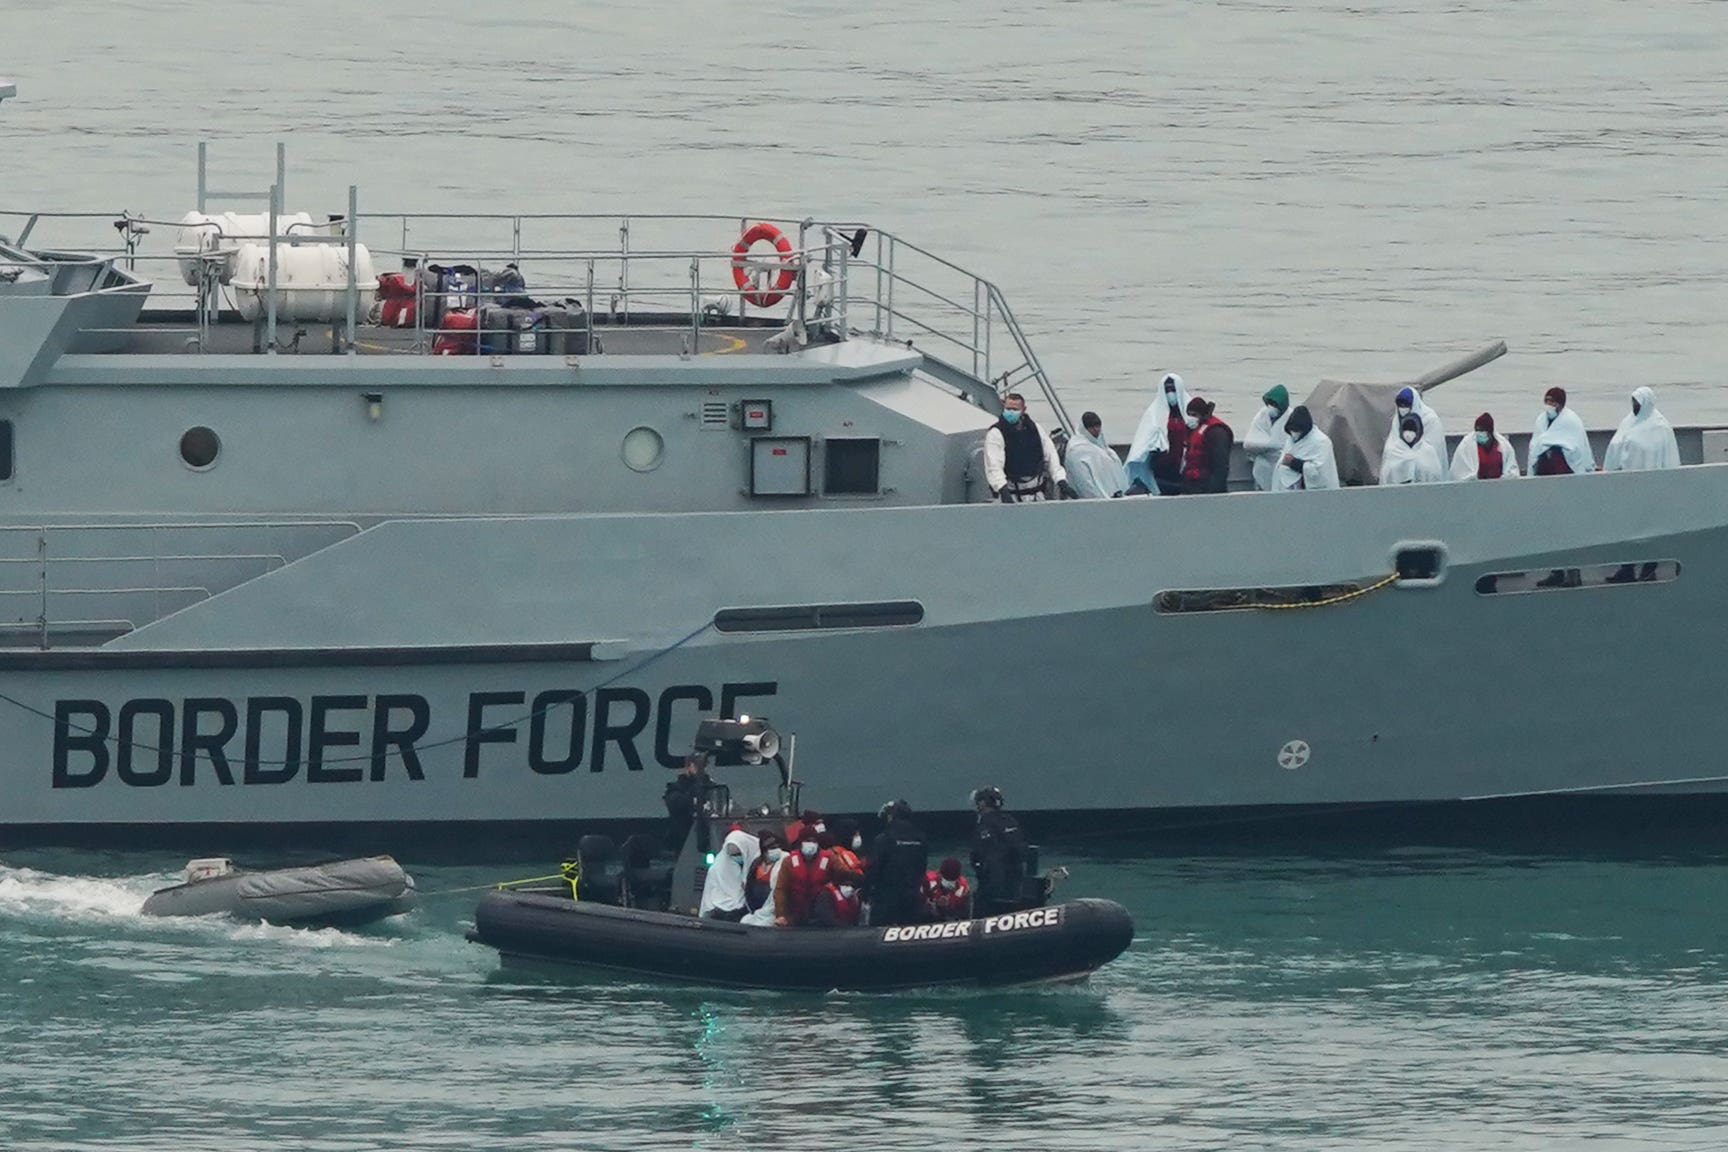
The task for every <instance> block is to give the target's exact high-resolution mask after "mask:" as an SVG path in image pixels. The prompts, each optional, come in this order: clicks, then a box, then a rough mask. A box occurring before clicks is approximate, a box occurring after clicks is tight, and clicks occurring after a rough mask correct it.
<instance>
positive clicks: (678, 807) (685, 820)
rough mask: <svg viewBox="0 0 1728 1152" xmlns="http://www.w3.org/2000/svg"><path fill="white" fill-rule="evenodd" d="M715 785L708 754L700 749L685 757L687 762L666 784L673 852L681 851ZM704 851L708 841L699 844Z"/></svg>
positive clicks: (668, 837)
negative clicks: (709, 771)
mask: <svg viewBox="0 0 1728 1152" xmlns="http://www.w3.org/2000/svg"><path fill="white" fill-rule="evenodd" d="M713 787H714V781H713V780H711V779H709V778H708V758H707V757H705V756H703V755H702V754H701V753H699V752H692V753H691V754H690V755H688V756H686V757H684V766H683V767H682V768H680V769H678V775H676V776H674V777H673V778H672V782H671V783H670V784H668V785H666V795H665V796H664V797H663V799H664V800H665V802H666V819H667V821H668V823H669V827H668V828H667V845H668V847H670V848H671V849H672V851H673V852H678V851H681V850H682V849H683V847H684V840H685V838H686V837H688V836H689V835H690V827H691V825H693V824H695V823H696V817H697V816H699V815H701V813H702V807H703V804H704V802H705V801H706V800H707V799H708V791H709V789H711V788H713ZM697 847H698V848H699V849H701V850H703V851H706V850H707V847H706V845H700V844H699V845H697Z"/></svg>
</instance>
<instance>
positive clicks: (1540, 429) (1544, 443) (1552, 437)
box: [1530, 388, 1596, 476]
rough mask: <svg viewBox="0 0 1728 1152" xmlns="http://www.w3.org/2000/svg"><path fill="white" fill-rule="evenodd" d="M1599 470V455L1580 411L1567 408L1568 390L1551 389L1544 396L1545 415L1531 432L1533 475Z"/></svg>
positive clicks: (1531, 470) (1543, 413)
mask: <svg viewBox="0 0 1728 1152" xmlns="http://www.w3.org/2000/svg"><path fill="white" fill-rule="evenodd" d="M1594 471H1596V454H1595V452H1593V451H1592V450H1591V448H1590V436H1589V433H1587V432H1585V430H1584V421H1582V420H1580V419H1579V418H1578V413H1576V412H1574V411H1572V409H1570V408H1568V407H1566V389H1564V388H1550V389H1548V391H1547V392H1546V393H1544V394H1543V396H1542V414H1541V415H1539V416H1537V417H1536V428H1535V431H1533V432H1531V433H1530V475H1532V476H1571V475H1573V474H1574V473H1579V472H1594Z"/></svg>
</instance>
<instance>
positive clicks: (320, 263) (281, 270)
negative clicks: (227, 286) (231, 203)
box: [231, 244, 378, 323]
mask: <svg viewBox="0 0 1728 1152" xmlns="http://www.w3.org/2000/svg"><path fill="white" fill-rule="evenodd" d="M354 264H355V276H354V280H355V283H356V285H357V288H358V291H359V293H360V317H361V318H362V319H364V317H365V315H366V309H367V308H368V307H369V306H370V305H371V301H372V293H373V290H374V289H376V288H377V287H378V275H377V273H376V272H375V271H374V270H373V268H372V253H371V252H369V251H367V250H366V245H364V244H356V245H355V246H354ZM231 283H232V287H233V289H234V303H235V306H236V307H237V308H239V310H240V315H242V316H244V317H245V318H246V319H248V320H256V319H258V317H260V316H262V315H264V314H265V312H266V311H267V310H268V306H267V304H266V303H265V300H266V297H267V296H268V291H267V289H268V287H269V283H270V246H269V245H268V244H242V245H241V246H240V248H239V250H238V251H237V252H236V253H235V254H234V278H233V280H232V282H231ZM347 317H348V247H347V245H345V244H307V245H303V246H301V247H293V246H290V245H288V244H278V245H277V246H276V318H277V319H278V320H310V321H314V322H318V323H335V322H337V321H340V320H345V319H347Z"/></svg>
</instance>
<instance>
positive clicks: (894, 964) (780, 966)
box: [469, 892, 1134, 992]
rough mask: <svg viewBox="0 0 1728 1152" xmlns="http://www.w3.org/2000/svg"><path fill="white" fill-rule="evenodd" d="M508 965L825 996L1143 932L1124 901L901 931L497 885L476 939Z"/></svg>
mask: <svg viewBox="0 0 1728 1152" xmlns="http://www.w3.org/2000/svg"><path fill="white" fill-rule="evenodd" d="M469 938H470V939H472V940H475V941H477V942H479V943H481V944H486V945H489V946H491V947H493V948H496V949H498V952H499V955H500V957H501V958H502V959H503V961H504V962H505V963H506V964H510V963H519V962H523V961H528V962H542V963H543V962H548V961H549V962H554V963H560V964H575V965H582V966H585V967H592V968H602V969H610V970H614V971H625V972H633V973H637V974H639V975H643V976H651V977H660V978H666V979H673V980H679V981H689V982H694V983H700V984H714V985H722V986H727V987H735V988H771V989H782V990H789V991H790V990H805V991H817V992H827V991H831V990H840V991H887V990H891V989H896V988H923V987H932V986H939V985H981V986H987V987H988V986H1000V985H1004V984H1024V983H1033V982H1041V981H1055V980H1075V979H1080V978H1082V977H1085V976H1087V975H1089V974H1090V973H1092V972H1093V971H1095V970H1096V969H1098V968H1099V967H1101V966H1103V965H1104V964H1107V963H1109V962H1110V961H1111V960H1114V959H1115V958H1116V957H1117V956H1119V955H1121V953H1122V952H1123V950H1124V949H1126V948H1127V947H1128V944H1129V942H1130V941H1132V940H1133V938H1134V923H1133V921H1132V919H1130V917H1129V915H1128V911H1127V909H1125V908H1123V907H1122V906H1121V905H1120V904H1117V903H1114V902H1113V901H1110V900H1070V901H1068V902H1067V903H1064V904H1050V905H1046V906H1045V907H1042V908H1031V909H1026V910H1023V911H1019V912H1005V913H1003V914H1002V915H1000V916H989V917H984V918H982V919H977V920H955V921H950V922H948V923H944V924H920V925H917V926H908V927H904V928H881V927H877V928H832V929H823V928H756V927H747V926H745V925H743V924H732V923H728V922H726V921H721V920H699V919H697V918H696V917H694V916H685V915H679V914H677V913H668V912H649V911H645V910H643V909H640V908H616V907H613V906H611V905H608V904H597V903H591V902H588V901H583V900H572V899H570V897H569V896H568V895H554V894H546V893H535V892H490V893H487V895H486V896H485V897H484V898H483V899H482V900H481V902H480V907H479V909H478V911H477V912H476V913H475V917H474V931H473V932H472V933H471V934H470V936H469Z"/></svg>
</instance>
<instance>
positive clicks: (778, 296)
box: [732, 221, 798, 308]
mask: <svg viewBox="0 0 1728 1152" xmlns="http://www.w3.org/2000/svg"><path fill="white" fill-rule="evenodd" d="M758 240H767V241H770V242H771V243H772V244H773V245H774V250H775V251H776V252H778V253H779V254H780V272H779V274H778V275H777V276H775V277H774V288H773V290H772V291H767V290H753V286H752V284H751V282H750V271H749V269H748V267H747V266H746V258H747V257H748V256H749V255H750V248H751V246H752V245H754V244H755V243H756V242H757V241H758ZM732 255H733V260H732V282H733V283H734V284H736V285H738V288H739V290H740V291H742V292H743V293H744V302H745V303H746V304H754V305H756V307H758V308H772V307H773V306H774V305H776V304H778V303H780V301H781V300H783V299H785V296H786V289H788V288H790V287H792V281H794V280H796V279H797V278H798V272H797V270H796V269H795V268H793V267H792V260H791V256H792V241H790V240H788V239H786V236H785V234H784V233H783V232H781V231H780V229H778V228H776V227H774V225H772V224H769V223H767V222H766V221H764V222H762V223H759V224H752V225H750V228H749V229H748V230H747V231H746V232H745V233H744V235H743V236H741V237H739V238H738V243H736V244H734V245H733V246H732Z"/></svg>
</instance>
